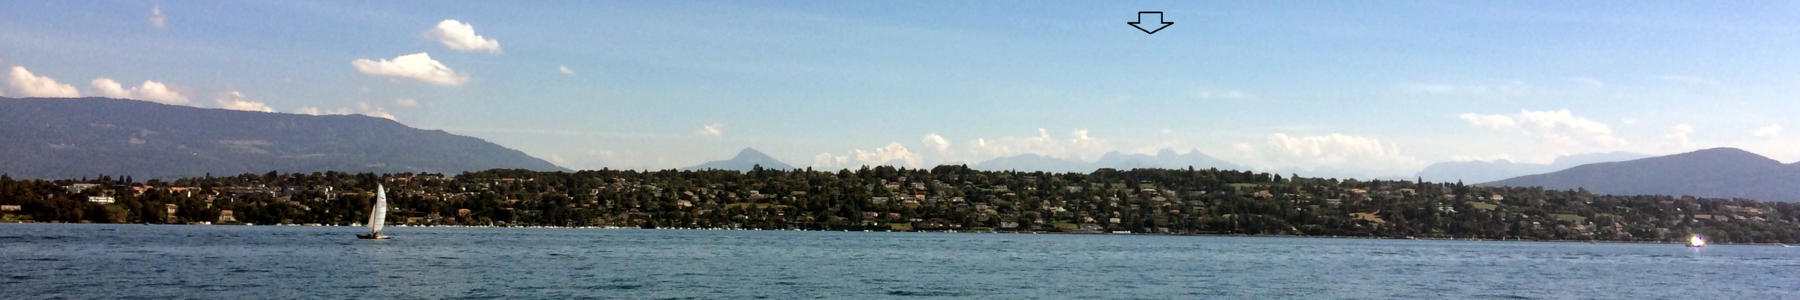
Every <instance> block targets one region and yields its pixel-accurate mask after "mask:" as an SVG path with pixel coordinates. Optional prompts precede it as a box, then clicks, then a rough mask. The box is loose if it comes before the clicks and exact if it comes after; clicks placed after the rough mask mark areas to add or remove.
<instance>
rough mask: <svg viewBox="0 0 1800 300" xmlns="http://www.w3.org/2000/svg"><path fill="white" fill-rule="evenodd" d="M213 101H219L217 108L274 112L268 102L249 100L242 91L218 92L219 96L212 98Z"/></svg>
mask: <svg viewBox="0 0 1800 300" xmlns="http://www.w3.org/2000/svg"><path fill="white" fill-rule="evenodd" d="M214 101H217V102H218V103H219V108H223V109H229V110H242V111H260V112H275V109H274V108H269V105H268V104H264V103H262V102H256V101H250V100H249V97H245V96H244V93H241V92H238V91H226V92H223V93H219V97H218V98H216V99H214Z"/></svg>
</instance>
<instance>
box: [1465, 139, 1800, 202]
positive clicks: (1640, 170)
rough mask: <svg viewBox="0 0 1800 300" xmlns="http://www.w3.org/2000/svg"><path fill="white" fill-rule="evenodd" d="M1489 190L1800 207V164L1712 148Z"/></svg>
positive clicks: (1580, 168)
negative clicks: (1689, 198) (1574, 191)
mask: <svg viewBox="0 0 1800 300" xmlns="http://www.w3.org/2000/svg"><path fill="white" fill-rule="evenodd" d="M1482 185H1488V186H1542V187H1544V188H1547V189H1559V190H1566V189H1578V188H1584V189H1587V190H1588V191H1591V192H1594V193H1602V194H1616V195H1693V196H1698V197H1712V198H1748V199H1756V200H1764V201H1787V202H1794V201H1800V163H1796V164H1782V163H1781V162H1779V161H1776V160H1774V159H1769V158H1768V157H1764V156H1762V155H1757V154H1756V153H1750V152H1748V151H1744V150H1739V149H1736V148H1713V149H1706V150H1699V151H1694V152H1688V153H1682V154H1674V155H1667V156H1658V157H1651V158H1644V159H1637V160H1629V161H1621V162H1610V163H1597V164H1588V165H1582V166H1577V167H1574V168H1569V169H1567V170H1562V171H1557V172H1551V173H1547V174H1539V175H1530V176H1522V177H1517V178H1512V179H1507V180H1501V181H1496V182H1490V183H1484V184H1482Z"/></svg>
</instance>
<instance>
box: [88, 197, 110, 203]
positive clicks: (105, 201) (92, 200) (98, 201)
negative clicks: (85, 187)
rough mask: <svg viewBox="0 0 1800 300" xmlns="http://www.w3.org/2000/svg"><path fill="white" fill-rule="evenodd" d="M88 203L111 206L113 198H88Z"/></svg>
mask: <svg viewBox="0 0 1800 300" xmlns="http://www.w3.org/2000/svg"><path fill="white" fill-rule="evenodd" d="M88 202H93V203H100V204H112V203H113V197H107V196H88Z"/></svg>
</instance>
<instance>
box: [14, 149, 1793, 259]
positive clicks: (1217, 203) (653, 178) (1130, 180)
mask: <svg viewBox="0 0 1800 300" xmlns="http://www.w3.org/2000/svg"><path fill="white" fill-rule="evenodd" d="M377 184H381V185H385V186H386V188H387V189H386V190H387V192H388V198H389V207H390V208H391V209H390V210H389V216H388V217H387V220H388V222H389V223H390V224H413V225H478V226H488V225H494V226H521V225H531V226H629V227H657V228H670V227H673V228H742V229H749V228H760V229H816V230H856V231H861V230H895V231H905V230H919V231H959V232H966V231H1000V232H1075V233H1080V232H1088V233H1110V232H1115V231H1129V232H1132V233H1157V234H1262V235H1308V236H1365V237H1409V236H1410V237H1419V238H1458V239H1468V238H1476V239H1541V240H1607V241H1663V242H1670V241H1675V242H1679V241H1685V240H1686V239H1687V237H1688V236H1689V235H1690V234H1703V235H1706V236H1707V237H1708V238H1709V241H1712V242H1717V243H1747V242H1755V243H1790V244H1791V243H1795V242H1800V240H1797V239H1800V223H1796V221H1797V220H1800V204H1796V203H1788V202H1759V201H1752V200H1741V199H1737V200H1728V199H1707V198H1694V197H1674V196H1613V195H1600V194H1593V193H1588V192H1581V191H1568V190H1546V189H1542V188H1535V187H1532V188H1503V187H1480V186H1473V185H1462V184H1453V183H1433V182H1418V181H1386V180H1375V181H1356V180H1345V181H1338V180H1335V179H1320V178H1283V177H1281V176H1279V175H1271V174H1268V173H1252V172H1242V171H1221V170H1215V169H1195V170H1187V169H1183V170H1167V169H1135V170H1129V171H1119V170H1115V169H1099V170H1096V171H1095V172H1093V173H1085V174H1084V173H1046V172H988V171H977V170H972V169H970V168H966V167H961V166H939V167H936V168H932V169H930V170H924V169H896V168H894V167H889V166H878V167H873V168H861V169H858V170H854V171H852V170H840V171H835V172H831V171H804V170H780V169H770V168H764V169H761V170H752V171H750V172H738V171H726V170H708V171H674V170H663V171H654V172H642V171H618V170H600V171H581V172H575V173H568V172H533V171H526V170H489V171H482V172H474V173H463V174H459V175H455V176H453V177H447V176H443V175H438V174H405V173H402V174H369V173H363V174H347V173H336V172H327V173H318V174H275V173H268V174H246V175H238V176H230V177H213V178H189V179H181V180H176V181H172V182H148V183H125V182H121V181H117V180H116V178H94V179H89V180H85V181H83V180H56V181H43V180H12V179H10V178H6V177H4V176H0V222H8V221H28V222H96V223H139V222H149V223H196V222H213V223H214V224H242V223H255V224H276V223H284V224H308V223H317V224H337V225H349V224H354V223H357V222H362V221H364V220H368V215H367V214H368V210H369V207H370V205H371V200H372V199H373V198H374V194H373V192H374V191H375V190H376V188H375V187H376V185H377ZM226 216H231V218H226Z"/></svg>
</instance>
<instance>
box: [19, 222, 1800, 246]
mask: <svg viewBox="0 0 1800 300" xmlns="http://www.w3.org/2000/svg"><path fill="white" fill-rule="evenodd" d="M5 224H51V225H123V226H129V225H143V226H151V225H154V226H244V227H358V228H361V227H362V226H351V225H325V224H277V225H254V224H145V223H135V224H133V223H45V222H11V223H0V226H4V225H5ZM388 227H389V228H500V229H602V230H699V231H711V230H726V231H800V232H867V233H946V234H1062V235H1105V236H1202V237H1257V238H1303V239H1365V240H1421V241H1470V242H1540V243H1590V242H1591V243H1592V244H1674V245H1683V244H1684V243H1682V242H1673V241H1671V242H1661V241H1607V240H1523V239H1520V240H1495V239H1478V238H1469V239H1458V238H1420V237H1381V236H1338V235H1329V236H1326V235H1261V234H1205V233H1195V234H1167V233H1105V232H1095V233H1077V232H1054V231H991V232H966V231H954V230H951V231H927V230H910V231H893V230H806V229H730V228H640V227H619V226H577V227H567V226H464V225H424V226H421V225H388ZM1712 245H1736V246H1787V245H1785V244H1780V243H1717V244H1710V245H1709V246H1712Z"/></svg>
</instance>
